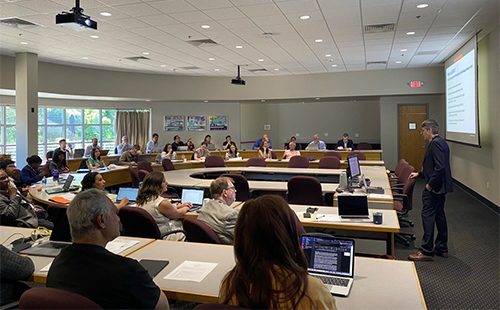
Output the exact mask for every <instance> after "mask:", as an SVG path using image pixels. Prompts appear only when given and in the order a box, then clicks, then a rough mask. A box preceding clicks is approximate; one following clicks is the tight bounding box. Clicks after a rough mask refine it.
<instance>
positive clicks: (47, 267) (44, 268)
mask: <svg viewBox="0 0 500 310" xmlns="http://www.w3.org/2000/svg"><path fill="white" fill-rule="evenodd" d="M50 266H52V262H50V263H49V264H48V265H47V266H45V267H43V268H42V269H40V272H48V271H49V269H50Z"/></svg>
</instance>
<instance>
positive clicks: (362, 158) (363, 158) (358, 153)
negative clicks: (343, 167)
mask: <svg viewBox="0 0 500 310" xmlns="http://www.w3.org/2000/svg"><path fill="white" fill-rule="evenodd" d="M352 155H358V160H366V155H365V154H364V153H362V152H357V151H354V152H350V153H349V154H347V157H349V156H352Z"/></svg>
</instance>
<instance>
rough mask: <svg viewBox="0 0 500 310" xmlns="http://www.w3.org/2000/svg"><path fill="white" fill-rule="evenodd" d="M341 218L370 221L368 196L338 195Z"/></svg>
mask: <svg viewBox="0 0 500 310" xmlns="http://www.w3.org/2000/svg"><path fill="white" fill-rule="evenodd" d="M337 200H338V207H339V216H340V217H341V218H342V219H369V218H370V212H369V210H368V196H366V195H365V194H362V195H338V196H337Z"/></svg>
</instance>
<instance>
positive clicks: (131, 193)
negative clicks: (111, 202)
mask: <svg viewBox="0 0 500 310" xmlns="http://www.w3.org/2000/svg"><path fill="white" fill-rule="evenodd" d="M138 194H139V189H138V188H134V187H120V189H118V195H117V196H116V202H120V201H122V200H123V198H125V197H127V198H128V201H129V202H135V201H136V200H137V195H138Z"/></svg>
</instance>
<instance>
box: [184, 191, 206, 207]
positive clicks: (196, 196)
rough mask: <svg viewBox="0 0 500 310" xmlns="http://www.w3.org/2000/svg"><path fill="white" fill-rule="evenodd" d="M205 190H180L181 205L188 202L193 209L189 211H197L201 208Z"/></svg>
mask: <svg viewBox="0 0 500 310" xmlns="http://www.w3.org/2000/svg"><path fill="white" fill-rule="evenodd" d="M204 195H205V190H203V189H195V188H184V189H183V190H182V197H181V203H185V202H190V203H191V204H193V207H192V208H191V209H189V211H191V212H192V211H196V210H199V209H200V208H201V207H202V206H203V196H204Z"/></svg>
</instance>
